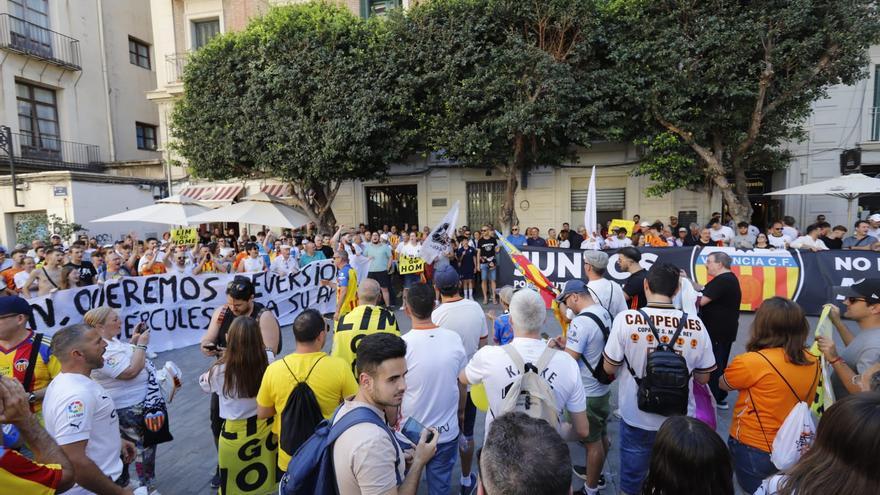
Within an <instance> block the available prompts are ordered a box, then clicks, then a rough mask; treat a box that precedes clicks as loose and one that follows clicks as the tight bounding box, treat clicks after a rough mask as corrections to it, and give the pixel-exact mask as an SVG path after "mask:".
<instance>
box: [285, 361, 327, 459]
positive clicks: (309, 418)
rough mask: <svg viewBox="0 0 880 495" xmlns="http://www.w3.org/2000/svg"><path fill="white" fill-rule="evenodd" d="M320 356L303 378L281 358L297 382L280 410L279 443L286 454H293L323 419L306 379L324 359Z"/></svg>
mask: <svg viewBox="0 0 880 495" xmlns="http://www.w3.org/2000/svg"><path fill="white" fill-rule="evenodd" d="M324 357H325V356H321V357H319V358H318V360H317V361H315V364H313V365H312V368H311V369H310V370H309V372H308V374H306V377H305V378H304V379H303V380H300V379H299V378H297V377H296V375H294V374H293V371H292V370H291V369H290V366H287V362H285V361H284V359H281V362H282V363H284V366H285V367H286V368H287V371H290V374H291V375H293V379H294V380H296V382H297V384H296V386H294V387H293V390H292V391H291V392H290V395H289V396H288V397H287V403H286V404H284V410H283V411H281V438H280V441H279V445H280V446H281V448H282V449H283V450H284V452H286V453H287V454H290V455H293V453H294V452H296V450H297V449H299V446H300V445H302V444H303V443H304V442H305V441H306V440H308V439H309V437H310V436H312V433H314V432H315V427H316V426H318V423H320V422H321V421H323V420H324V415H323V414H321V406H320V405H318V399H317V398H315V392H314V391H313V390H312V387H310V386H309V384H308V383H306V381H307V380H308V379H309V376H311V375H312V371H314V369H315V366H317V365H318V363H319V362H321V360H322V359H324Z"/></svg>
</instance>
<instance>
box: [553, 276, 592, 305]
mask: <svg viewBox="0 0 880 495" xmlns="http://www.w3.org/2000/svg"><path fill="white" fill-rule="evenodd" d="M584 292H588V291H587V284H585V283H584V281H583V280H580V279H576V278H575V279H572V280H569V281H568V282H566V283H565V287H563V288H562V293H561V294H559V295H558V296H556V300H557V301H559V302H562V301H564V300H565V298H566V297H568V296H569V295H571V294H583V293H584Z"/></svg>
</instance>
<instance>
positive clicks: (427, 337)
mask: <svg viewBox="0 0 880 495" xmlns="http://www.w3.org/2000/svg"><path fill="white" fill-rule="evenodd" d="M433 309H434V289H433V288H431V287H430V286H428V285H427V284H418V285H416V286H413V287H412V288H411V289H410V290H409V295H408V296H407V298H406V314H407V316H409V317H410V318H411V319H412V330H410V331H409V332H407V333H406V334H404V335H403V337H402V338H403V340H404V342H406V368H407V372H406V393H405V394H404V396H403V403H402V404H401V416H402V418H401V420H400V421H401V423H400V424H401V425H405V424H406V422H407V421H408V420H409V418H412V419H414V420H416V421H418V422H419V423H421V424H422V425H424V426H426V427H433V428H435V429H436V430H437V431H438V432H439V434H440V439H439V440H438V443H437V453H436V454H434V457H433V458H432V459H431V460H430V461H429V462H428V464H427V466H425V480H426V481H427V483H428V493H443V494H446V493H449V488H450V486H451V481H452V479H451V477H452V469H453V468H454V467H455V460H456V457H457V456H458V434H459V420H460V419H461V420H462V422H463V419H464V403H465V399H466V397H467V390H466V389H465V387H464V385H463V384H459V382H458V373H459V372H460V371H461V370H462V369H463V368H464V367H465V365H466V364H467V357H466V355H465V352H464V345H462V343H461V338H460V337H459V336H458V334H456V333H455V332H453V331H452V330H447V329H445V328H442V327H438V326H437V325H435V324H434V323H433V322H431V311H432V310H433Z"/></svg>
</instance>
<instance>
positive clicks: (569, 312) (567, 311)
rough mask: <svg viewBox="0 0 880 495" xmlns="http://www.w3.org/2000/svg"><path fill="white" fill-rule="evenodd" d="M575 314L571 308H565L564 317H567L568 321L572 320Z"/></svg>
mask: <svg viewBox="0 0 880 495" xmlns="http://www.w3.org/2000/svg"><path fill="white" fill-rule="evenodd" d="M576 316H577V315H576V314H574V311H572V310H571V308H565V317H566V318H568V320H569V321H571V320H574V318H575V317H576Z"/></svg>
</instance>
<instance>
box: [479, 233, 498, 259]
mask: <svg viewBox="0 0 880 495" xmlns="http://www.w3.org/2000/svg"><path fill="white" fill-rule="evenodd" d="M497 246H498V241H496V240H495V238H494V237H490V238H489V239H483V238H480V240H479V241H477V247H478V248H479V250H480V263H489V262H494V261H495V248H496V247H497Z"/></svg>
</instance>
